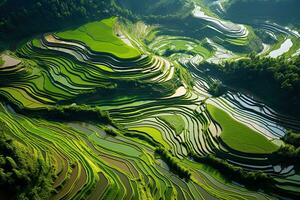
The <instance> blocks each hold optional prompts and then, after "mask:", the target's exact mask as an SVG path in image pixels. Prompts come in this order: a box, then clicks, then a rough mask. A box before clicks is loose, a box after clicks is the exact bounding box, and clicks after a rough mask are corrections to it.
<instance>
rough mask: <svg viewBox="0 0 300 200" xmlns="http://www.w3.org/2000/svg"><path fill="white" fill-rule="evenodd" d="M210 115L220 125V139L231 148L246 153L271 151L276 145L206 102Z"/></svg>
mask: <svg viewBox="0 0 300 200" xmlns="http://www.w3.org/2000/svg"><path fill="white" fill-rule="evenodd" d="M207 109H208V111H209V113H210V114H211V116H212V117H213V118H214V119H215V120H216V121H217V122H218V123H219V124H220V125H221V127H222V134H221V139H222V140H223V141H224V142H225V143H226V144H227V145H229V146H230V147H231V148H233V149H235V150H237V151H241V152H246V153H271V152H274V151H276V150H277V149H278V147H277V146H276V145H275V144H273V143H272V142H270V141H269V140H268V139H267V138H265V137H264V136H262V135H261V134H259V133H258V132H256V131H254V130H252V129H250V128H249V127H247V126H246V125H244V124H241V123H239V122H237V121H236V120H234V119H233V118H232V117H231V116H230V115H229V114H227V113H226V112H225V111H223V110H221V109H219V108H217V107H215V106H213V105H210V104H208V105H207Z"/></svg>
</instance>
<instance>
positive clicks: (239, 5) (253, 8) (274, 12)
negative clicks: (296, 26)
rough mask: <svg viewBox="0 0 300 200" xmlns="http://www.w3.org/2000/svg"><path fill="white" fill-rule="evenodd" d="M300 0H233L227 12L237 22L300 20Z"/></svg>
mask: <svg viewBox="0 0 300 200" xmlns="http://www.w3.org/2000/svg"><path fill="white" fill-rule="evenodd" d="M299 7H300V1H299V0H242V1H241V0H231V1H230V4H229V6H228V8H227V10H226V11H227V12H226V13H225V14H226V16H227V17H228V18H230V19H231V20H233V21H237V22H246V23H250V22H251V21H253V20H275V21H277V22H280V23H286V24H287V23H292V22H298V21H299V19H300V13H299Z"/></svg>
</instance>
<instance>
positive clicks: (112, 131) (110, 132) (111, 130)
mask: <svg viewBox="0 0 300 200" xmlns="http://www.w3.org/2000/svg"><path fill="white" fill-rule="evenodd" d="M103 130H104V131H105V133H107V134H108V135H111V136H117V135H119V134H120V133H119V132H118V131H117V130H116V129H115V128H109V127H105V128H104V129H103Z"/></svg>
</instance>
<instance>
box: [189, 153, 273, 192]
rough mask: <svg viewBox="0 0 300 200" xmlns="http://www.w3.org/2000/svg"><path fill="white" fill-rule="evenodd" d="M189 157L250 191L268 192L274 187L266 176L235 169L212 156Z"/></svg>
mask: <svg viewBox="0 0 300 200" xmlns="http://www.w3.org/2000/svg"><path fill="white" fill-rule="evenodd" d="M191 157H192V158H193V159H194V160H195V161H197V162H200V163H204V164H208V165H210V166H211V167H213V168H215V169H217V170H218V171H220V172H221V173H222V174H223V175H224V176H225V177H226V178H228V180H234V181H237V182H239V183H242V184H244V185H245V186H247V187H248V188H250V189H255V190H258V189H263V190H265V191H270V190H272V188H273V187H274V180H273V178H272V177H271V176H269V175H268V174H265V173H263V172H261V171H257V172H250V171H246V170H244V169H242V168H240V167H236V166H234V165H232V164H230V163H228V162H227V161H226V160H223V159H220V158H217V157H215V156H214V155H207V156H203V157H201V156H198V155H196V154H191Z"/></svg>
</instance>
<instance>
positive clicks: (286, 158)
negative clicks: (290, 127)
mask: <svg viewBox="0 0 300 200" xmlns="http://www.w3.org/2000/svg"><path fill="white" fill-rule="evenodd" d="M281 139H282V140H283V141H284V142H285V143H286V144H285V145H283V146H281V147H280V148H279V149H278V150H277V151H276V152H274V153H273V154H272V156H271V158H273V160H275V162H279V163H281V165H294V166H295V168H296V170H299V169H300V135H299V134H297V133H294V132H292V131H288V133H287V134H286V135H285V136H284V137H282V138H281Z"/></svg>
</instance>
